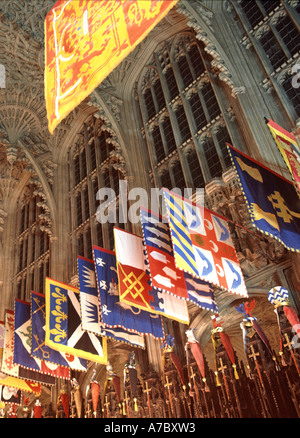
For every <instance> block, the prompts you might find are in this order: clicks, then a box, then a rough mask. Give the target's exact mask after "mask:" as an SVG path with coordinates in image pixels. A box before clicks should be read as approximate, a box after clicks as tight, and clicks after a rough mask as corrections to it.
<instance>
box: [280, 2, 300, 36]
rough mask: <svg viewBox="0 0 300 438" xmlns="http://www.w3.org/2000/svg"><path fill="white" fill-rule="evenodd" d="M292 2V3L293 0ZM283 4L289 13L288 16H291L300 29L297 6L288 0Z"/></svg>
mask: <svg viewBox="0 0 300 438" xmlns="http://www.w3.org/2000/svg"><path fill="white" fill-rule="evenodd" d="M290 3H292V1H291V2H290ZM282 6H283V8H284V9H285V11H286V13H287V14H288V16H289V17H290V19H291V20H292V22H293V23H294V25H295V26H296V27H297V28H298V30H299V31H300V26H299V17H298V14H297V12H296V10H295V8H294V7H293V6H292V5H291V4H289V3H286V2H285V3H282Z"/></svg>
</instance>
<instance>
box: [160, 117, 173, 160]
mask: <svg viewBox="0 0 300 438" xmlns="http://www.w3.org/2000/svg"><path fill="white" fill-rule="evenodd" d="M162 129H163V132H164V137H165V141H166V145H167V150H168V154H170V153H171V152H173V151H174V150H175V149H176V141H175V138H174V133H173V129H172V125H171V122H170V119H169V118H168V117H167V118H166V119H165V120H164V121H163V123H162Z"/></svg>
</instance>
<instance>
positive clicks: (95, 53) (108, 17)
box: [45, 0, 178, 133]
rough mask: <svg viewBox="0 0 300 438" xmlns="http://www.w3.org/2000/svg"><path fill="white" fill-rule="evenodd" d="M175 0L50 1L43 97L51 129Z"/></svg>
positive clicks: (150, 28)
mask: <svg viewBox="0 0 300 438" xmlns="http://www.w3.org/2000/svg"><path fill="white" fill-rule="evenodd" d="M177 1H178V0H164V1H157V0H135V1H124V0H114V1H90V0H82V1H72V0H59V1H58V2H56V3H55V5H54V6H53V8H52V9H51V10H50V11H49V13H48V14H47V16H46V19H45V97H46V107H47V115H48V123H49V131H50V132H51V133H53V131H54V129H55V127H56V126H57V125H58V124H59V123H60V122H61V120H62V119H63V118H64V117H66V116H67V115H68V114H69V113H70V112H71V111H72V110H73V109H74V108H75V107H76V106H77V105H78V104H79V103H80V102H82V101H83V100H84V99H85V98H86V97H87V96H89V95H90V94H91V92H92V91H93V90H94V89H95V88H96V87H97V86H98V85H99V84H100V83H101V82H102V81H103V79H105V78H106V77H107V76H108V74H109V73H110V72H111V71H112V70H113V69H114V68H115V67H116V66H117V65H118V64H120V62H121V61H122V60H123V59H124V58H125V57H126V56H127V55H128V54H129V53H130V52H131V51H132V50H133V49H134V48H135V47H136V46H137V45H138V44H139V43H140V42H141V41H142V40H143V39H144V38H145V37H146V35H147V34H148V33H149V32H150V31H151V30H152V29H153V28H154V27H155V26H156V24H157V23H159V21H160V20H162V18H163V17H165V16H166V15H167V14H168V12H169V11H170V9H171V8H172V7H173V6H174V5H175V4H176V3H177Z"/></svg>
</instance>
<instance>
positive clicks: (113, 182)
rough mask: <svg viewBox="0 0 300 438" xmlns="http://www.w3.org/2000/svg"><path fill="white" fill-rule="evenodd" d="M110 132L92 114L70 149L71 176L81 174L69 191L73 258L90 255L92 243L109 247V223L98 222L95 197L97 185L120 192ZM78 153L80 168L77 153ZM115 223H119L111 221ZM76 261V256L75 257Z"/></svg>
mask: <svg viewBox="0 0 300 438" xmlns="http://www.w3.org/2000/svg"><path fill="white" fill-rule="evenodd" d="M110 138H111V134H110V133H109V132H108V131H107V130H106V129H104V124H103V122H102V121H101V119H97V118H96V117H94V116H92V117H91V118H90V119H89V120H88V121H87V122H86V123H85V124H84V126H83V129H82V132H80V133H79V135H78V141H77V143H75V144H74V145H73V147H72V148H71V149H70V151H69V167H70V179H71V181H72V180H73V181H74V179H75V177H76V175H77V174H78V173H79V174H80V180H79V181H77V184H76V186H73V188H72V189H71V191H70V205H71V224H72V229H71V242H72V247H73V251H72V253H73V256H74V259H77V256H78V255H81V256H83V257H86V258H89V259H92V258H93V254H92V246H93V245H97V246H101V247H106V248H111V245H112V242H111V237H109V233H108V232H107V229H108V224H107V223H106V224H105V223H104V224H102V223H100V222H98V217H97V214H96V213H97V209H98V207H99V206H100V202H102V201H105V199H102V200H100V199H97V195H98V191H99V189H100V188H105V187H107V188H112V189H113V190H114V191H115V193H116V196H118V194H119V180H120V179H123V178H124V175H123V173H122V172H121V170H119V167H120V164H119V161H118V159H116V158H112V157H111V151H112V146H111V145H110V144H109V139H110ZM77 156H79V172H78V164H77V161H76V157H77ZM114 225H116V226H118V223H116V224H114ZM74 262H75V264H76V260H74Z"/></svg>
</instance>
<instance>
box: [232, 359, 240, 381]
mask: <svg viewBox="0 0 300 438" xmlns="http://www.w3.org/2000/svg"><path fill="white" fill-rule="evenodd" d="M232 368H233V373H234V377H235V379H236V380H239V375H238V372H237V369H236V364H235V363H234V364H232Z"/></svg>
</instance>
